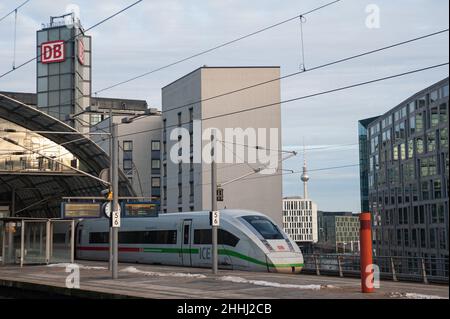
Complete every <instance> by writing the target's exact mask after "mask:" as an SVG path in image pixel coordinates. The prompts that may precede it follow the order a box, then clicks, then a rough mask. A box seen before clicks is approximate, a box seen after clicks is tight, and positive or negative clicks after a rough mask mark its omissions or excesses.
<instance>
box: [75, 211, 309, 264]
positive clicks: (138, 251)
mask: <svg viewBox="0 0 450 319" xmlns="http://www.w3.org/2000/svg"><path fill="white" fill-rule="evenodd" d="M121 223H122V224H121V227H120V232H119V261H121V262H133V263H146V264H160V265H179V266H187V267H210V266H211V226H210V225H209V212H207V211H203V212H190V213H173V214H164V215H160V216H159V217H154V218H139V217H133V218H123V219H122V221H121ZM108 229H109V228H108V220H107V219H105V218H101V219H85V220H82V221H80V222H79V223H78V224H77V229H76V258H77V259H85V260H107V259H108V256H109V245H108V242H109V231H108ZM218 254H219V268H221V269H236V270H249V271H269V272H286V273H298V272H300V271H301V269H302V267H303V255H302V253H301V251H300V249H299V248H298V246H297V245H296V244H295V242H293V241H292V240H291V239H290V238H289V237H288V235H286V234H285V233H284V232H283V231H282V230H281V229H280V228H279V227H278V226H276V225H275V223H274V222H273V221H271V220H270V219H269V218H268V217H267V216H265V215H263V214H261V213H258V212H255V211H248V210H229V209H227V210H221V215H220V226H219V231H218Z"/></svg>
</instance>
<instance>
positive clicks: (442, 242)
mask: <svg viewBox="0 0 450 319" xmlns="http://www.w3.org/2000/svg"><path fill="white" fill-rule="evenodd" d="M438 234H439V248H440V249H447V240H448V237H447V235H446V234H445V228H439V230H438Z"/></svg>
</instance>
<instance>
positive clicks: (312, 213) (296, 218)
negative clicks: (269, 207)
mask: <svg viewBox="0 0 450 319" xmlns="http://www.w3.org/2000/svg"><path fill="white" fill-rule="evenodd" d="M283 228H284V231H285V232H286V233H287V234H288V235H289V236H290V237H291V238H292V239H293V240H294V241H295V242H296V243H297V244H298V245H299V246H302V245H304V244H305V243H316V242H317V241H318V239H319V238H318V231H317V205H316V203H314V202H313V201H311V200H310V199H304V198H302V197H299V196H297V197H285V198H283Z"/></svg>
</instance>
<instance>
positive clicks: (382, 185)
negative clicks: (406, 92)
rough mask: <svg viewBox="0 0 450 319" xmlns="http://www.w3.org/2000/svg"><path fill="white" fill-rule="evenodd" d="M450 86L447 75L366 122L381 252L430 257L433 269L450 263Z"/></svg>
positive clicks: (365, 156)
mask: <svg viewBox="0 0 450 319" xmlns="http://www.w3.org/2000/svg"><path fill="white" fill-rule="evenodd" d="M448 91H449V81H448V78H446V79H444V80H441V81H439V82H437V83H435V84H433V85H431V86H430V87H428V88H426V89H424V90H422V91H420V92H417V93H416V94H414V95H413V96H411V97H409V98H408V99H406V100H405V101H403V102H402V103H400V104H399V105H397V106H396V107H394V108H392V109H391V110H389V111H387V112H386V113H385V114H383V115H381V116H379V117H376V118H375V119H374V120H373V121H364V120H363V121H360V133H361V132H363V133H365V134H366V137H365V138H366V139H367V144H366V145H365V144H364V143H363V144H361V143H360V147H361V148H360V154H362V155H361V156H362V157H361V160H365V161H366V163H367V164H368V167H367V173H366V174H361V187H363V185H364V179H365V178H366V179H367V187H368V192H367V195H368V197H367V200H368V208H369V211H370V212H372V214H373V219H374V227H373V230H374V234H373V235H374V245H375V247H374V248H375V249H376V253H377V255H384V256H386V255H387V256H405V257H424V258H425V259H426V262H427V263H428V264H429V265H430V266H431V267H430V269H432V271H438V270H439V267H440V265H442V263H438V262H437V261H436V260H437V259H436V258H443V259H447V262H448V223H449V220H448V209H449V207H448V186H449V184H448V180H449V179H448V160H449V159H448V112H449V110H448V101H449V94H448V93H449V92H448ZM368 122H370V123H368ZM361 126H363V129H362V130H361ZM367 160H368V162H367ZM362 169H364V167H362ZM365 208H366V207H364V206H363V207H362V209H363V210H365ZM447 271H448V270H447Z"/></svg>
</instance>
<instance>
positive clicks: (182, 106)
mask: <svg viewBox="0 0 450 319" xmlns="http://www.w3.org/2000/svg"><path fill="white" fill-rule="evenodd" d="M448 31H449V29H448V28H447V29H443V30H440V31H436V32H432V33H428V34H425V35H422V36H418V37H415V38H412V39H409V40H405V41H400V42H397V43H393V44H390V45H387V46H384V47H381V48H377V49H373V50H369V51H365V52H362V53H359V54H355V55H351V56H348V57H345V58H341V59H338V60H334V61H331V62H327V63H325V64H321V65H318V66H315V67H311V68H309V69H308V70H305V71H300V72H294V73H291V74H287V75H284V76H281V77H278V78H274V79H271V80H267V81H263V82H259V83H256V84H253V85H249V86H245V87H242V88H239V89H236V90H232V91H228V92H225V93H221V94H218V95H214V96H211V97H208V98H204V99H200V100H197V101H194V102H190V103H186V104H182V105H178V106H174V107H169V110H167V111H174V110H177V109H181V108H185V107H188V106H192V105H195V104H199V103H203V102H207V101H210V100H213V99H218V98H221V97H224V96H227V95H231V94H235V93H239V92H242V91H245V90H249V89H252V88H255V87H258V86H261V85H265V84H269V83H272V82H275V81H279V80H284V79H287V78H290V77H293V76H296V75H300V74H303V73H305V72H310V71H315V70H319V69H322V68H325V67H329V66H332V65H335V64H339V63H343V62H347V61H350V60H353V59H357V58H360V57H363V56H367V55H370V54H374V53H377V52H381V51H384V50H388V49H391V48H394V47H398V46H402V45H405V44H408V43H411V42H415V41H419V40H422V39H426V38H429V37H433V36H436V35H439V34H442V33H445V32H448ZM82 97H84V96H80V97H79V98H78V99H80V98H82ZM66 102H67V103H69V102H71V100H68V101H66ZM62 104H63V103H62ZM167 111H165V112H167ZM143 118H146V116H142V117H139V118H136V119H135V120H134V121H139V120H141V119H143ZM118 125H119V126H120V125H124V124H123V123H119V124H118Z"/></svg>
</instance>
